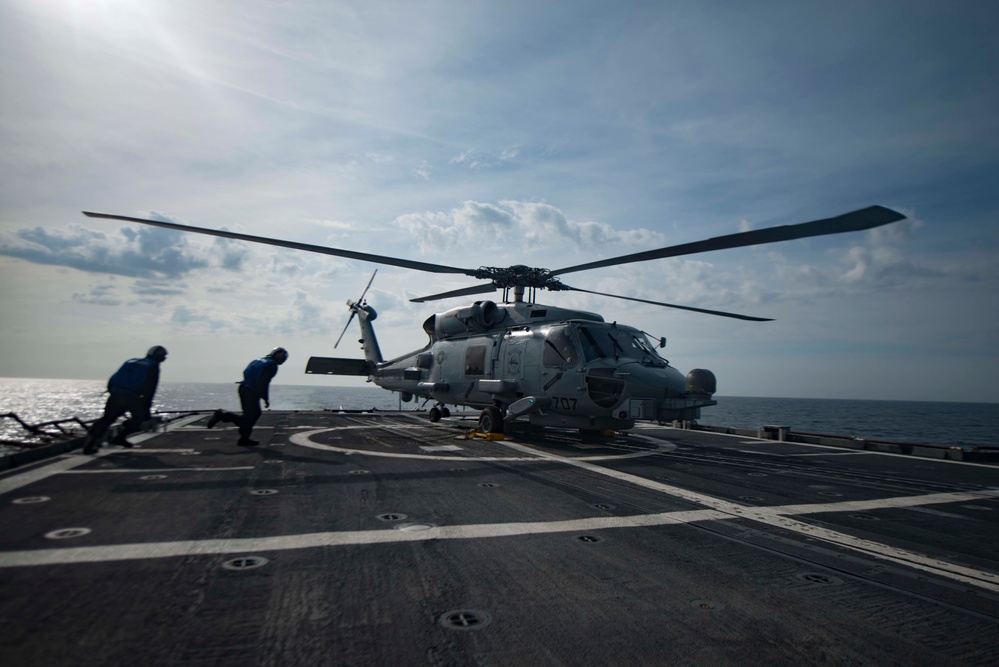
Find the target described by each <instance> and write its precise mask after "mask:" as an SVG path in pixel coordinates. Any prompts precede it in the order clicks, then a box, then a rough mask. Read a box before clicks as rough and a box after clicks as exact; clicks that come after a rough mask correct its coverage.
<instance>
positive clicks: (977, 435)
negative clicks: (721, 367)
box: [0, 377, 999, 446]
mask: <svg viewBox="0 0 999 667" xmlns="http://www.w3.org/2000/svg"><path fill="white" fill-rule="evenodd" d="M106 384H107V380H85V379H73V378H13V377H0V414H6V413H15V414H17V415H18V416H19V417H20V418H21V419H23V420H24V421H26V422H28V423H30V424H38V423H42V422H47V421H52V420H57V419H72V418H74V417H79V418H80V419H82V420H84V421H89V420H92V419H95V418H96V417H99V416H100V415H101V414H102V412H103V408H104V403H105V401H106V400H107V395H106V393H105V388H106ZM715 400H717V401H718V405H715V406H711V407H707V408H704V409H703V410H702V412H701V418H700V419H699V420H698V422H699V423H701V424H705V425H711V426H719V427H728V428H742V429H756V428H759V427H760V426H762V425H771V424H773V425H781V426H787V427H789V428H790V429H791V430H794V431H797V432H804V433H822V434H829V435H841V436H853V437H858V438H868V439H880V440H890V441H895V442H905V443H915V444H937V445H948V446H982V445H984V446H999V437H997V434H999V403H989V402H960V401H926V400H909V399H858V398H808V397H774V396H729V395H716V396H715ZM434 404H435V403H434V401H423V400H419V401H412V402H408V403H402V402H401V401H400V399H399V394H398V393H397V392H391V391H388V390H385V389H382V388H381V387H378V386H376V385H374V384H370V385H366V386H360V387H357V386H341V385H311V384H310V385H298V384H292V383H286V384H279V383H276V382H275V383H274V384H272V385H271V408H272V409H274V410H336V409H359V410H367V409H372V408H374V409H377V410H398V409H402V410H407V411H412V410H419V409H429V408H430V407H432V406H433V405H434ZM153 408H154V411H156V412H160V413H172V412H191V411H196V410H214V409H216V408H222V409H226V410H239V409H240V406H239V400H238V396H237V392H236V383H235V382H179V381H172V380H165V381H163V382H161V383H160V386H159V389H158V391H157V395H156V398H155V400H154V403H153ZM452 411H453V412H456V413H458V414H460V413H461V412H462V409H461V408H458V409H454V408H453V409H452ZM464 411H465V412H467V413H469V414H476V413H477V411H476V410H472V409H471V408H469V409H466V410H464ZM16 433H23V429H22V428H21V427H20V426H19V425H17V424H16V423H13V421H12V420H10V419H3V420H0V439H11V438H13V437H15V434H16Z"/></svg>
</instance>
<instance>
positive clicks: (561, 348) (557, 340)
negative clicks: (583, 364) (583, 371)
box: [541, 327, 579, 368]
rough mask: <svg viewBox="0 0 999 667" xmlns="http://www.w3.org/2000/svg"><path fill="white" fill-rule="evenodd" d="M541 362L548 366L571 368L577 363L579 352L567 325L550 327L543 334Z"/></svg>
mask: <svg viewBox="0 0 999 667" xmlns="http://www.w3.org/2000/svg"><path fill="white" fill-rule="evenodd" d="M541 363H542V364H543V365H545V366H547V367H548V368H571V367H573V366H575V365H576V364H578V363H579V353H578V352H577V351H576V343H575V342H574V340H573V335H572V329H570V328H569V327H552V328H551V329H549V331H548V333H547V334H546V335H545V351H544V352H543V353H542V354H541Z"/></svg>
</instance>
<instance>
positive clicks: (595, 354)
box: [579, 325, 666, 366]
mask: <svg viewBox="0 0 999 667" xmlns="http://www.w3.org/2000/svg"><path fill="white" fill-rule="evenodd" d="M579 341H580V343H581V344H582V347H583V358H584V359H586V361H587V362H589V361H593V360H594V359H605V358H613V359H621V358H623V359H637V360H638V361H641V362H642V363H644V364H651V365H655V366H661V365H664V364H666V360H665V359H663V358H662V357H660V356H659V355H658V354H657V353H656V350H655V347H654V346H653V345H652V343H650V342H649V339H648V338H646V336H645V334H644V333H642V332H641V331H637V330H635V329H631V328H630V327H628V328H624V327H614V326H606V325H605V326H581V327H579Z"/></svg>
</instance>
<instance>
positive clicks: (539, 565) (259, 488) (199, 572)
mask: <svg viewBox="0 0 999 667" xmlns="http://www.w3.org/2000/svg"><path fill="white" fill-rule="evenodd" d="M207 418H208V414H193V415H190V416H185V417H182V418H179V419H176V420H174V421H173V422H171V423H170V424H168V425H167V426H166V429H165V430H164V431H163V432H157V433H149V434H144V435H141V436H135V437H133V438H132V440H133V441H134V442H135V443H136V446H135V447H134V448H132V449H122V448H118V447H110V448H108V447H105V448H103V449H101V450H100V452H99V453H98V454H97V455H95V456H85V455H82V454H80V453H79V450H76V451H70V452H68V453H66V454H63V455H58V456H55V457H53V458H49V459H45V460H40V461H37V462H34V463H31V464H27V465H22V466H19V467H17V468H14V469H12V470H8V471H5V472H3V473H2V474H0V618H2V619H3V620H2V631H0V663H2V664H5V665H19V666H27V665H53V664H58V665H90V664H93V665H126V664H128V665H134V664H145V665H180V664H185V665H351V664H370V665H375V664H393V665H412V664H431V665H466V664H484V665H527V664H531V665H579V664H622V665H624V664H627V665H634V664H646V665H661V664H665V665H727V664H732V665H736V664H738V665H744V664H768V665H802V664H837V665H842V664H879V665H935V666H939V665H995V664H999V641H997V640H999V555H997V554H999V466H997V465H995V464H990V463H975V462H967V461H952V460H941V459H932V458H920V457H914V456H905V455H899V454H893V453H889V452H877V451H865V450H856V449H843V448H837V447H828V446H822V445H812V444H804V443H795V442H786V441H785V442H780V441H774V440H764V439H760V438H752V437H746V436H740V435H730V434H720V433H711V432H702V431H693V430H682V429H673V428H667V427H662V426H644V427H639V428H636V429H634V430H632V431H630V432H628V433H616V434H604V435H593V434H585V435H584V434H581V433H580V432H577V431H557V430H553V429H548V430H541V429H531V428H527V427H523V428H521V427H517V426H516V425H515V426H514V427H511V428H510V429H509V430H508V433H507V434H506V436H505V438H504V439H502V440H500V439H485V438H481V437H477V434H476V433H475V431H474V428H475V426H476V423H475V421H474V420H472V419H464V418H463V417H462V416H460V415H459V416H455V417H450V418H445V419H443V420H442V421H440V422H438V423H430V422H429V421H428V420H427V419H426V417H425V415H422V414H416V413H407V412H370V413H337V412H282V411H271V412H267V413H265V414H264V416H263V418H262V419H261V421H260V422H259V424H258V426H257V428H256V429H255V430H254V437H256V438H258V439H259V440H260V442H261V444H260V446H258V447H237V446H236V440H237V437H238V436H237V434H236V431H235V430H234V429H232V428H221V427H216V428H214V429H211V430H209V429H207V428H206V427H205V425H206V421H207Z"/></svg>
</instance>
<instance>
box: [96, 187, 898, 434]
mask: <svg viewBox="0 0 999 667" xmlns="http://www.w3.org/2000/svg"><path fill="white" fill-rule="evenodd" d="M84 214H85V215H87V216H90V217H93V218H108V219H114V220H125V221H128V222H136V223H141V224H144V225H152V226H155V227H164V228H166V229H174V230H178V231H183V232H193V233H197V234H207V235H209V236H219V237H222V238H229V239H237V240H242V241H250V242H253V243H262V244H266V245H273V246H279V247H284V248H291V249H295V250H304V251H306V252H314V253H321V254H326V255H334V256H337V257H346V258H348V259H355V260H361V261H366V262H373V263H376V264H383V265H388V266H396V267H402V268H407V269H414V270H417V271H424V272H428V273H445V274H464V275H467V276H470V277H472V278H475V279H477V280H480V281H487V282H484V283H480V284H478V285H473V286H471V287H467V288H463V289H458V290H453V291H449V292H443V293H441V294H434V295H431V296H424V297H420V298H416V299H412V301H414V302H426V301H434V300H438V299H446V298H451V297H458V296H470V295H474V294H486V293H492V292H496V291H498V290H501V291H502V301H501V302H500V303H496V302H495V301H476V302H474V303H472V304H470V305H466V306H460V307H458V308H452V309H451V310H447V311H445V312H441V313H435V314H434V315H431V316H430V317H429V318H427V320H426V321H425V322H424V323H423V330H424V331H425V332H426V333H427V335H428V336H429V339H430V340H429V341H428V343H427V344H426V345H425V346H424V347H423V348H421V349H419V350H416V351H414V352H410V353H408V354H404V355H402V356H401V357H396V358H395V359H389V360H386V359H384V358H383V357H382V353H381V349H380V348H379V346H378V339H377V338H376V337H375V330H374V328H373V326H372V322H373V321H374V320H375V318H376V317H377V313H376V312H375V309H374V308H372V307H371V306H369V305H368V304H367V303H366V302H365V300H364V295H365V294H366V293H367V291H368V288H370V287H371V282H372V280H374V275H372V277H371V280H369V281H368V285H367V287H365V289H364V292H362V294H361V297H360V298H359V299H358V300H357V301H352V300H348V301H347V307H348V308H349V309H350V317H349V318H348V320H347V327H349V326H350V323H351V321H352V320H353V319H354V317H355V316H356V317H357V320H358V324H359V326H360V329H361V339H360V343H361V345H362V347H363V349H364V359H345V358H337V357H312V358H310V359H309V363H308V365H307V367H306V371H305V372H306V373H314V374H326V375H352V376H367V378H368V381H369V382H374V383H375V384H376V385H378V386H379V387H382V388H384V389H387V390H390V391H395V392H399V395H400V398H401V399H402V400H403V401H406V402H409V401H412V400H414V399H423V400H424V404H426V402H429V401H434V402H435V404H434V406H433V407H431V409H430V410H429V412H428V414H429V417H430V420H431V421H433V422H436V421H439V420H440V419H441V418H442V417H446V416H449V414H450V411H449V409H448V407H447V406H448V405H453V406H468V407H471V408H474V409H478V410H481V412H480V415H479V431H480V432H482V433H484V434H498V433H503V431H504V428H505V425H506V424H508V423H510V422H512V421H514V420H516V419H520V418H523V419H526V420H527V421H529V422H530V423H531V424H532V425H536V426H549V427H561V428H571V429H579V430H581V431H584V432H599V431H618V430H626V429H629V428H632V427H634V425H635V423H636V422H637V421H639V420H648V421H656V422H660V423H662V422H674V421H694V420H696V419H698V418H699V417H700V410H701V408H703V407H707V406H711V405H717V402H716V401H714V400H712V396H713V394H714V393H715V390H716V381H715V376H714V374H713V373H712V372H711V371H708V370H705V369H700V368H698V369H694V370H692V371H690V372H689V373H687V374H686V376H684V375H683V374H682V373H681V372H680V371H678V370H677V369H675V368H673V367H672V366H670V365H669V363H668V362H667V361H666V360H665V359H664V358H662V357H661V356H660V355H659V353H658V352H657V349H658V348H662V347H664V346H665V344H666V340H665V338H660V339H659V340H658V341H656V342H653V341H652V340H651V339H650V338H649V336H648V335H647V334H646V333H645V332H643V331H641V330H639V329H637V328H635V327H632V326H628V325H624V324H620V323H618V322H609V323H608V322H606V321H604V318H603V317H601V316H600V315H598V314H596V313H590V312H585V311H580V310H570V309H567V308H558V307H554V306H545V305H541V304H539V303H537V302H536V295H537V291H538V290H551V291H556V292H557V291H574V292H585V293H587V294H596V295H600V296H607V297H613V298H617V299H624V300H627V301H635V302H638V303H646V304H652V305H657V306H665V307H667V308H679V309H682V310H688V311H693V312H697V313H704V314H708V315H718V316H721V317H730V318H735V319H740V320H748V321H757V322H761V321H769V319H770V318H763V317H751V316H748V315H739V314H736V313H728V312H723V311H717V310H706V309H704V308H693V307H691V306H680V305H676V304H672V303H663V302H659V301H649V300H646V299H637V298H634V297H628V296H622V295H619V294H607V293H604V292H594V291H591V290H586V289H582V288H579V287H570V286H569V285H567V284H565V283H564V282H562V281H561V280H560V279H559V278H558V276H561V275H564V274H567V273H576V272H579V271H586V270H590V269H599V268H603V267H608V266H616V265H620V264H628V263H631V262H644V261H649V260H654V259H662V258H666V257H678V256H682V255H691V254H695V253H701V252H709V251H713V250H722V249H725V248H739V247H745V246H754V245H762V244H767V243H776V242H779V241H790V240H793V239H801V238H808V237H812V236H824V235H828V234H839V233H843V232H855V231H861V230H865V229H872V228H874V227H879V226H881V225H887V224H889V223H892V222H897V221H899V220H903V219H904V218H905V216H904V215H902V214H900V213H898V212H896V211H893V210H891V209H888V208H885V207H883V206H870V207H867V208H864V209H860V210H857V211H852V212H850V213H845V214H843V215H838V216H835V217H832V218H824V219H821V220H814V221H812V222H805V223H800V224H796V225H783V226H778V227H768V228H765V229H757V230H752V231H748V232H741V233H737V234H729V235H726V236H718V237H714V238H711V239H706V240H704V241H697V242H693V243H685V244H682V245H676V246H669V247H666V248H660V249H658V250H648V251H645V252H638V253H634V254H630V255H622V256H620V257H612V258H610V259H603V260H598V261H594V262H588V263H585V264H578V265H576V266H569V267H565V268H562V269H557V270H554V271H552V270H549V269H543V268H533V267H528V266H523V265H514V266H509V267H505V268H503V267H479V268H477V269H468V268H459V267H453V266H446V265H442V264H430V263H426V262H417V261H412V260H408V259H400V258H396V257H387V256H383V255H374V254H369V253H363V252H356V251H352V250H341V249H338V248H329V247H325V246H316V245H311V244H305V243H297V242H294V241H285V240H280V239H271V238H266V237H261V236H251V235H249V234H240V233H236V232H229V231H223V230H214V229H206V228H201V227H191V226H188V225H180V224H176V223H172V222H162V221H158V220H147V219H143V218H133V217H128V216H122V215H111V214H106V213H93V212H87V211H84ZM375 273H377V270H376V271H375ZM346 330H347V328H346V327H345V328H344V332H346ZM342 338H343V333H341V334H340V339H342ZM340 339H338V340H337V343H336V344H335V345H334V347H336V346H337V345H339V343H340Z"/></svg>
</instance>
